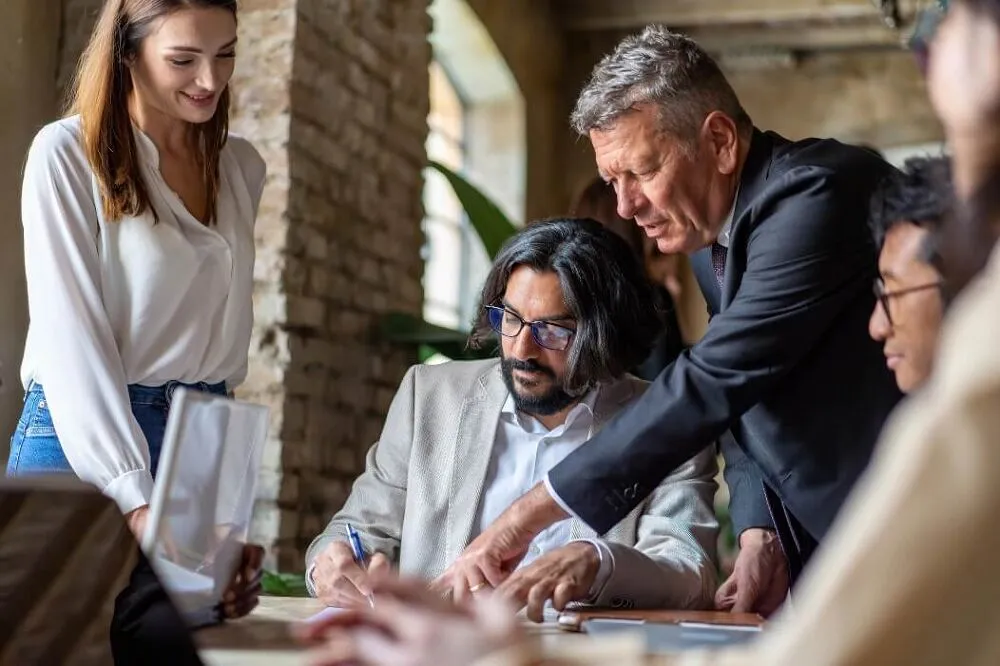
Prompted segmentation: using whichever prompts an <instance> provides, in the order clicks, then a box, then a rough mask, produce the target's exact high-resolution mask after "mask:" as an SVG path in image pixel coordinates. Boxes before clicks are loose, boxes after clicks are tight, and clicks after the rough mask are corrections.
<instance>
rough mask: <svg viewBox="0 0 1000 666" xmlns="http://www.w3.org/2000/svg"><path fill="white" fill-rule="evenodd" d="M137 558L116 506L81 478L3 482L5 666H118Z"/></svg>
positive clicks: (1, 655) (1, 642)
mask: <svg viewBox="0 0 1000 666" xmlns="http://www.w3.org/2000/svg"><path fill="white" fill-rule="evenodd" d="M138 554H139V549H138V548H137V547H136V543H135V540H134V539H133V538H132V533H131V532H130V531H129V529H128V527H127V525H126V524H125V518H124V517H123V516H122V514H121V511H120V510H119V509H118V506H117V505H116V504H115V503H114V501H112V500H111V499H109V498H108V497H105V496H104V495H102V494H101V493H100V492H98V490H97V489H96V488H94V487H93V486H91V485H90V484H87V483H84V482H83V481H80V480H79V479H77V478H76V476H75V475H73V474H58V475H51V476H31V477H21V478H12V479H10V478H3V477H0V666H24V664H45V665H46V666H59V665H61V664H72V665H73V666H105V665H106V664H110V663H112V653H111V642H110V641H109V634H110V630H111V625H112V616H113V613H114V607H115V599H116V598H117V596H118V594H119V593H120V592H121V591H122V589H124V588H125V585H126V584H127V583H128V580H129V576H130V574H131V573H132V570H133V569H134V568H135V564H136V560H137V559H138Z"/></svg>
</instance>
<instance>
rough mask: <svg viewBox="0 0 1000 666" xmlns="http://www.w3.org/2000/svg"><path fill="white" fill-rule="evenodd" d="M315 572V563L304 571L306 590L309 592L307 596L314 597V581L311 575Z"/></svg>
mask: <svg viewBox="0 0 1000 666" xmlns="http://www.w3.org/2000/svg"><path fill="white" fill-rule="evenodd" d="M315 571H316V562H313V563H311V564H310V565H309V568H308V569H306V590H308V591H309V596H311V597H315V596H316V581H314V580H313V573H315Z"/></svg>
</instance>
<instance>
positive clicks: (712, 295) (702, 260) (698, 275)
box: [691, 246, 722, 316]
mask: <svg viewBox="0 0 1000 666" xmlns="http://www.w3.org/2000/svg"><path fill="white" fill-rule="evenodd" d="M691 270H692V271H693V272H694V277H695V279H696V280H697V281H698V286H699V287H701V294H702V296H704V297H705V303H706V304H707V305H708V313H709V314H710V315H713V316H714V315H717V314H719V305H720V301H721V297H722V293H721V292H720V291H719V281H718V279H716V277H715V269H714V268H712V247H711V246H709V247H706V248H703V249H701V250H698V251H697V252H695V253H694V254H692V255H691Z"/></svg>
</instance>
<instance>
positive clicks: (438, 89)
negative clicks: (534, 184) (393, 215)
mask: <svg viewBox="0 0 1000 666" xmlns="http://www.w3.org/2000/svg"><path fill="white" fill-rule="evenodd" d="M430 13H431V15H432V18H433V21H434V30H433V32H432V34H431V43H432V45H433V47H434V60H433V61H432V62H431V64H430V72H429V73H430V113H429V115H428V118H427V123H428V126H429V133H428V137H427V156H428V158H429V159H432V160H435V161H438V162H441V163H442V164H444V165H445V166H447V167H449V168H451V169H453V170H454V171H457V172H458V173H460V174H461V175H462V176H464V177H465V178H467V179H468V180H469V181H470V182H472V183H473V184H475V185H476V187H478V188H479V189H480V190H482V191H483V192H484V193H485V194H486V195H487V196H489V197H490V198H491V199H492V200H493V201H495V202H496V203H497V204H498V205H499V206H500V208H501V210H503V211H504V212H505V213H506V214H507V216H508V217H509V218H510V219H511V220H512V221H514V222H515V223H520V221H521V220H522V219H523V215H524V174H525V146H524V102H523V98H522V97H521V93H520V91H519V90H518V88H517V84H516V83H515V81H514V77H513V75H512V74H511V72H510V70H509V69H508V67H507V64H506V62H504V60H503V58H502V57H501V55H500V53H499V51H498V50H497V48H496V45H495V44H494V43H493V40H492V39H491V38H490V37H489V34H488V33H487V32H486V29H485V28H484V27H483V25H482V23H481V22H480V21H479V19H478V18H477V17H476V15H475V13H474V12H473V11H472V9H471V8H469V6H468V4H467V3H466V2H465V0H433V2H432V4H431V9H430ZM425 176H426V181H425V186H424V211H425V217H424V236H425V238H426V245H425V246H424V262H425V263H424V319H425V320H427V321H428V322H430V323H433V324H438V325H440V326H446V327H448V328H453V329H460V330H467V329H468V327H469V324H470V323H471V321H472V319H473V317H474V315H475V308H476V306H477V305H478V298H479V292H480V290H481V288H482V285H483V281H484V279H485V277H486V274H487V273H488V272H489V269H490V265H491V258H490V257H488V256H487V255H486V252H485V250H484V249H483V246H482V243H481V242H480V240H479V237H478V235H477V234H476V232H475V230H474V229H473V228H472V227H471V226H470V225H469V222H468V219H467V218H466V216H465V211H464V210H463V209H462V206H461V204H460V203H459V201H458V199H457V198H456V197H455V195H454V193H453V192H452V189H451V186H450V185H449V184H448V181H447V180H446V179H445V178H444V176H442V175H441V174H440V173H438V172H437V171H434V170H431V169H428V170H427V171H426V172H425Z"/></svg>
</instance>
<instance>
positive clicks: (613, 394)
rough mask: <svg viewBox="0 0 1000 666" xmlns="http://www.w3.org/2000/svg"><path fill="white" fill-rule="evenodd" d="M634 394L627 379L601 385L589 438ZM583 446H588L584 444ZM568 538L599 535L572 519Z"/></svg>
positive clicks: (631, 385)
mask: <svg viewBox="0 0 1000 666" xmlns="http://www.w3.org/2000/svg"><path fill="white" fill-rule="evenodd" d="M634 394H635V386H634V384H633V383H632V380H630V379H628V378H624V379H620V380H618V381H614V382H609V383H607V384H602V385H601V387H600V389H599V390H598V393H597V402H596V403H594V428H593V430H592V431H591V435H590V436H591V437H593V436H594V435H596V434H597V432H598V431H599V430H600V429H601V428H602V427H604V424H605V423H607V422H608V421H609V420H611V419H612V418H614V416H615V415H616V414H617V413H618V412H619V411H621V409H622V408H623V407H624V406H625V405H627V404H628V402H629V401H630V400H631V399H632V397H633V395H634ZM583 446H590V444H589V443H585V444H584V445H583ZM616 530H617V527H613V528H611V531H609V532H608V534H607V536H608V537H609V538H613V537H614V535H615V533H616ZM569 536H570V539H596V538H597V537H599V536H600V535H599V534H598V533H597V532H595V531H594V530H592V529H591V528H590V527H589V526H588V525H587V524H586V523H584V522H583V521H582V520H579V519H577V518H572V519H570V526H569ZM618 540H620V539H618Z"/></svg>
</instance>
